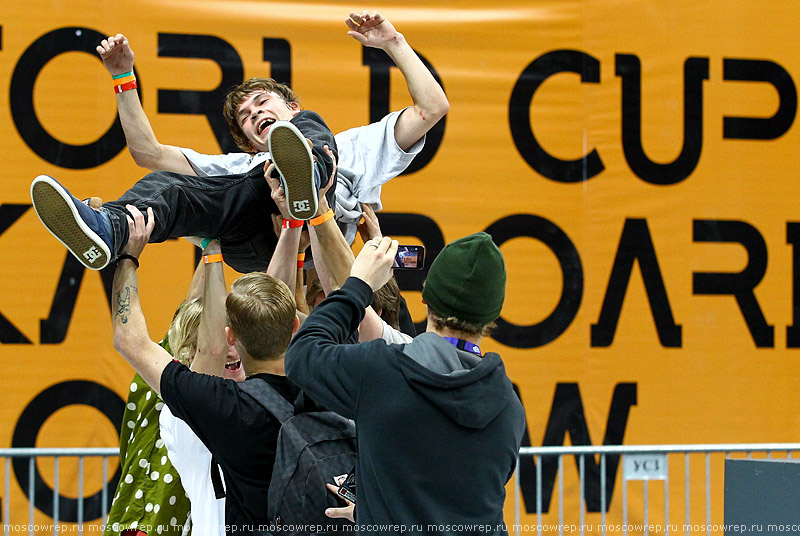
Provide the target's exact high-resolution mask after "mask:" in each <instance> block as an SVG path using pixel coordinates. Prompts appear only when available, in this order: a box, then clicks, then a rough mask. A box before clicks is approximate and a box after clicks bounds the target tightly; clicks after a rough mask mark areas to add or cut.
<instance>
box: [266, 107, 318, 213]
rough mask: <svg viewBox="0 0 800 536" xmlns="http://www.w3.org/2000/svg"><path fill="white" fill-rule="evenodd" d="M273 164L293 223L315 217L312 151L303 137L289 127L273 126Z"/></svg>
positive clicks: (271, 132) (315, 201) (271, 140)
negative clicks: (281, 181)
mask: <svg viewBox="0 0 800 536" xmlns="http://www.w3.org/2000/svg"><path fill="white" fill-rule="evenodd" d="M269 148H270V154H271V155H272V162H273V163H274V164H275V167H276V168H277V169H278V172H279V173H280V174H281V176H283V189H284V191H285V194H286V208H287V209H288V211H289V215H290V216H291V217H292V218H294V219H296V220H310V219H311V218H313V217H314V216H316V214H317V192H316V188H315V185H314V169H313V164H312V156H311V151H310V150H309V148H308V145H307V144H306V140H305V137H303V134H302V133H301V132H300V131H299V130H298V129H297V127H295V126H294V125H292V124H291V123H287V124H279V125H273V126H272V129H271V130H270V132H269Z"/></svg>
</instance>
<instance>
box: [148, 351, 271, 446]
mask: <svg viewBox="0 0 800 536" xmlns="http://www.w3.org/2000/svg"><path fill="white" fill-rule="evenodd" d="M238 391H239V390H238V389H237V387H236V382H234V381H233V380H226V379H224V378H220V377H218V376H209V375H207V374H200V373H197V372H192V371H191V370H189V369H188V368H187V367H186V366H185V365H182V364H180V363H178V362H176V361H173V362H172V363H170V364H169V365H167V367H166V368H165V369H164V372H163V373H162V374H161V398H162V399H163V400H164V402H165V403H166V404H167V406H168V407H169V409H170V411H172V414H173V415H175V416H176V417H178V418H179V419H181V420H183V421H184V422H186V424H187V425H189V428H191V429H192V431H193V432H194V433H195V434H196V435H197V437H198V438H199V439H200V441H202V442H203V444H204V445H205V446H206V447H207V448H208V450H210V451H211V452H213V453H218V454H220V455H221V456H223V457H224V456H225V453H227V452H233V451H235V450H236V449H232V445H236V444H238V443H240V442H241V441H247V440H248V438H247V437H240V436H242V434H245V432H244V429H243V428H240V427H233V426H229V423H231V422H233V421H236V420H239V419H241V418H242V415H243V414H254V413H258V412H263V409H261V408H260V407H259V406H257V404H256V403H255V402H254V401H251V400H250V398H248V397H242V396H240V394H239V392H238ZM251 402H252V403H251ZM220 430H226V432H225V433H224V434H220V433H219V431H220ZM240 430H241V431H240ZM245 435H246V434H245Z"/></svg>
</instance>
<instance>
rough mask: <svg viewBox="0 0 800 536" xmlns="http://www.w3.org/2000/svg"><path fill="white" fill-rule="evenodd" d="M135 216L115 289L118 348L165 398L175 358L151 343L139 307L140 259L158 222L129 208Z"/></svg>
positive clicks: (128, 206)
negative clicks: (165, 377)
mask: <svg viewBox="0 0 800 536" xmlns="http://www.w3.org/2000/svg"><path fill="white" fill-rule="evenodd" d="M127 209H128V210H129V211H130V212H131V214H133V218H131V217H130V216H128V225H129V227H130V238H129V240H128V244H127V246H126V247H125V251H124V252H123V254H122V255H121V256H120V259H119V262H118V263H117V271H116V272H115V273H114V286H113V289H112V303H111V307H112V311H113V312H112V314H113V324H114V348H115V349H116V350H117V351H118V352H119V353H120V354H121V355H122V357H124V358H125V359H126V360H127V361H128V362H129V363H130V364H131V366H133V368H134V369H136V372H138V373H139V375H140V376H141V377H142V378H143V379H144V381H146V382H147V384H148V385H149V386H150V387H151V388H152V389H153V390H154V391H155V392H156V393H158V395H159V396H161V374H162V372H164V368H166V366H167V365H168V364H169V362H170V361H172V356H171V355H169V353H168V352H167V351H166V350H164V349H163V348H161V347H160V346H159V345H158V344H156V343H154V342H153V341H151V340H150V336H149V335H148V333H147V324H146V322H145V320H144V314H143V313H142V306H141V304H140V303H139V283H138V278H137V276H136V269H137V268H138V263H139V260H138V259H139V256H140V255H141V253H142V250H143V249H144V246H145V245H146V244H147V240H148V238H149V237H150V233H151V232H152V231H153V226H154V224H155V220H154V219H153V211H152V209H148V210H147V224H145V223H144V216H143V215H142V213H141V212H140V211H139V209H137V208H136V207H134V206H133V205H127Z"/></svg>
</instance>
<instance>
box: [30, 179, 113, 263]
mask: <svg viewBox="0 0 800 536" xmlns="http://www.w3.org/2000/svg"><path fill="white" fill-rule="evenodd" d="M31 200H32V201H33V208H34V210H36V215H37V216H39V219H40V220H41V221H42V223H43V224H44V226H45V227H47V230H48V231H50V232H51V233H52V234H53V236H55V237H56V238H57V239H58V241H59V242H61V243H62V244H64V245H65V246H67V249H68V250H69V251H70V253H72V254H73V255H74V256H75V258H76V259H78V260H79V261H80V262H81V263H82V264H83V265H84V266H86V267H87V268H89V269H90V270H102V269H103V268H105V267H106V266H107V265H108V263H109V262H110V261H111V257H112V251H113V250H114V240H113V237H112V232H111V221H110V219H109V217H108V214H107V213H106V212H105V211H102V210H95V209H93V208H91V207H90V204H89V203H85V202H82V201H81V200H79V199H78V198H77V197H75V196H73V195H72V194H71V193H69V191H68V190H67V189H66V188H64V187H63V186H61V184H59V182H58V181H57V180H55V179H54V178H53V177H49V176H47V175H39V176H38V177H36V178H35V179H33V182H32V183H31Z"/></svg>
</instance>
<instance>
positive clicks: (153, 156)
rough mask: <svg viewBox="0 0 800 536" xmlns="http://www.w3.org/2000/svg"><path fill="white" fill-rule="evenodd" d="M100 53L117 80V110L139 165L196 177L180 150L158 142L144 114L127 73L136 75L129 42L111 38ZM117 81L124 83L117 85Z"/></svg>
mask: <svg viewBox="0 0 800 536" xmlns="http://www.w3.org/2000/svg"><path fill="white" fill-rule="evenodd" d="M97 53H98V54H100V59H102V60H103V65H105V67H106V69H108V72H109V73H110V74H111V76H112V77H113V79H114V87H115V88H117V87H119V88H122V89H115V91H116V92H117V111H118V112H119V119H120V121H121V122H122V129H123V130H124V131H125V140H126V141H127V142H128V150H130V152H131V156H132V157H133V160H134V162H136V164H137V165H139V166H141V167H143V168H147V169H149V170H152V171H158V170H161V171H174V172H175V173H183V174H184V175H196V173H195V172H194V169H192V166H191V165H190V164H189V161H188V160H186V157H185V156H183V153H182V152H181V150H180V149H178V148H177V147H174V146H172V145H164V144H162V143H159V141H158V139H156V134H155V132H153V127H152V126H150V121H149V120H148V119H147V115H146V114H145V113H144V109H143V108H142V103H141V101H140V100H139V94H138V93H137V92H136V87H135V84H134V85H130V83H129V82H127V81H128V80H130V76H128V77H126V76H124V75H126V74H127V73H131V74H132V73H133V50H131V47H130V45H129V44H128V39H127V38H126V37H125V36H124V35H122V34H117V35H113V36H110V37H108V38H106V39H103V41H102V42H101V43H100V44H99V45H98V46H97ZM117 81H121V82H123V83H122V84H117Z"/></svg>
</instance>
